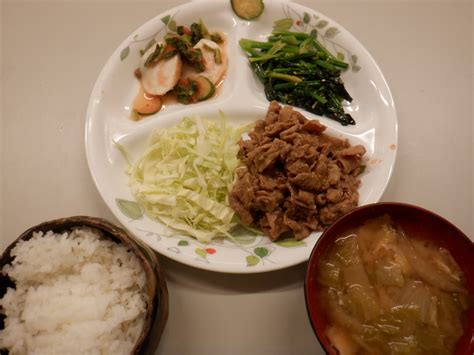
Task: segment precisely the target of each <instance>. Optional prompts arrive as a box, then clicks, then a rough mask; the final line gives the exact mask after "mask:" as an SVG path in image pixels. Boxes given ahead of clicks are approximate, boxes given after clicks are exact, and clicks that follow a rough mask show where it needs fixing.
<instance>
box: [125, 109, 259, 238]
mask: <svg viewBox="0 0 474 355" xmlns="http://www.w3.org/2000/svg"><path fill="white" fill-rule="evenodd" d="M249 128H250V127H249V125H244V126H240V127H232V126H230V125H228V124H227V122H226V119H225V117H224V116H223V115H221V117H220V119H218V120H206V119H202V118H199V117H193V118H190V117H185V118H184V119H183V120H182V121H181V122H180V123H179V124H178V125H176V126H174V127H171V128H163V129H157V130H156V131H154V132H153V134H152V135H151V137H150V141H149V143H148V146H147V149H146V151H145V152H144V154H143V155H142V156H141V157H140V158H139V159H138V161H137V162H136V163H135V164H133V165H132V166H131V167H130V169H129V174H130V187H131V189H132V192H133V194H134V196H135V198H136V199H137V201H139V202H140V203H142V204H143V206H144V207H145V211H146V212H147V214H148V215H149V216H151V217H153V218H156V219H158V220H159V221H161V222H162V223H163V224H165V225H166V226H168V227H171V229H172V231H173V234H176V232H180V233H183V234H186V235H190V236H193V237H195V238H197V239H198V240H199V241H200V242H205V243H208V242H210V241H211V240H212V239H213V238H215V237H218V236H230V234H229V231H230V230H231V229H232V228H233V227H235V226H237V224H238V217H237V215H236V214H235V212H234V210H232V209H231V208H230V207H229V200H228V194H229V192H230V190H231V189H232V185H233V183H234V180H235V174H234V171H235V168H237V167H238V166H239V160H238V159H237V153H238V150H239V147H238V145H237V141H238V140H239V139H240V137H241V136H242V134H243V133H244V132H246V131H247V130H248V129H249Z"/></svg>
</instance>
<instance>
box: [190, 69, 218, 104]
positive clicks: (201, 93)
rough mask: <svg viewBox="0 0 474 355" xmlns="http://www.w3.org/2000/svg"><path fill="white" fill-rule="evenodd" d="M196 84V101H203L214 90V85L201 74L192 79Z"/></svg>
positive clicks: (212, 93)
mask: <svg viewBox="0 0 474 355" xmlns="http://www.w3.org/2000/svg"><path fill="white" fill-rule="evenodd" d="M193 80H194V81H195V82H196V84H197V90H196V99H197V101H204V100H207V99H209V98H211V97H212V95H214V93H215V92H216V87H215V86H214V84H213V83H212V81H210V80H209V79H208V78H206V77H205V76H203V75H198V76H197V77H195V78H194V79H193Z"/></svg>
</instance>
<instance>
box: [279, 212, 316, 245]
mask: <svg viewBox="0 0 474 355" xmlns="http://www.w3.org/2000/svg"><path fill="white" fill-rule="evenodd" d="M283 223H285V224H286V225H287V226H288V227H289V228H290V229H291V230H292V231H293V234H294V236H295V239H296V240H301V239H304V238H306V237H307V236H308V235H310V234H311V232H312V230H311V229H310V228H308V227H307V226H306V225H304V224H303V223H301V222H300V221H297V220H294V219H291V218H290V217H288V215H287V213H285V214H284V215H283Z"/></svg>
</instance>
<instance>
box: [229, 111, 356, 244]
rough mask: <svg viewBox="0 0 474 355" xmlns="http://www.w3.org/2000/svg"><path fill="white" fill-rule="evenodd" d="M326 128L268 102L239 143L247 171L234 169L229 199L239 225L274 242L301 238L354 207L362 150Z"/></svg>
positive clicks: (240, 154)
mask: <svg viewBox="0 0 474 355" xmlns="http://www.w3.org/2000/svg"><path fill="white" fill-rule="evenodd" d="M325 129H326V127H325V126H324V125H322V124H321V123H319V122H318V121H309V120H307V119H306V118H305V117H304V116H303V115H302V114H301V113H299V112H297V111H295V110H293V109H291V107H289V106H287V107H283V108H282V107H281V106H280V105H279V104H278V103H276V102H271V103H270V106H269V109H268V112H267V115H266V117H265V119H264V120H259V121H257V123H256V125H255V128H254V129H253V130H252V131H251V132H249V137H250V140H247V141H240V142H239V145H240V150H239V153H238V157H239V159H240V160H241V161H243V163H244V164H245V166H246V168H243V169H239V170H238V171H237V181H236V183H235V184H234V187H233V189H232V191H231V193H230V195H229V201H230V205H231V207H232V208H233V209H234V210H235V211H236V212H237V213H238V214H239V215H240V218H241V221H242V223H244V224H253V225H256V226H258V227H260V228H261V230H262V231H263V232H264V233H265V234H266V235H268V236H269V237H270V238H271V239H272V240H277V239H278V238H279V237H280V236H281V235H282V234H284V233H286V232H292V233H293V235H294V236H295V238H296V239H303V238H306V237H307V236H308V235H309V234H310V233H311V232H312V231H315V230H324V228H325V227H326V226H328V225H329V224H331V223H332V222H334V221H335V220H336V219H337V218H339V217H340V216H342V215H343V214H345V213H347V212H348V211H349V210H351V209H352V208H354V207H356V206H357V203H358V199H359V194H358V192H357V188H358V186H359V184H360V180H359V179H358V175H359V171H360V163H361V159H362V156H363V155H364V154H365V148H364V147H363V146H354V147H352V146H350V144H349V141H348V140H347V139H340V138H337V137H331V136H328V135H326V134H325V133H323V132H324V131H325Z"/></svg>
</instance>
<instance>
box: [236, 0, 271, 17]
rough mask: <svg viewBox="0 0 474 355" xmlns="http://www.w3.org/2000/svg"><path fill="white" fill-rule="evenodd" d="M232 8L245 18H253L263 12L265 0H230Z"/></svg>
mask: <svg viewBox="0 0 474 355" xmlns="http://www.w3.org/2000/svg"><path fill="white" fill-rule="evenodd" d="M230 3H231V5H232V10H234V12H235V13H236V14H237V16H239V17H240V18H243V19H244V20H253V19H255V18H257V17H258V16H260V15H261V14H262V12H263V9H264V7H265V6H264V5H263V0H230Z"/></svg>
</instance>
